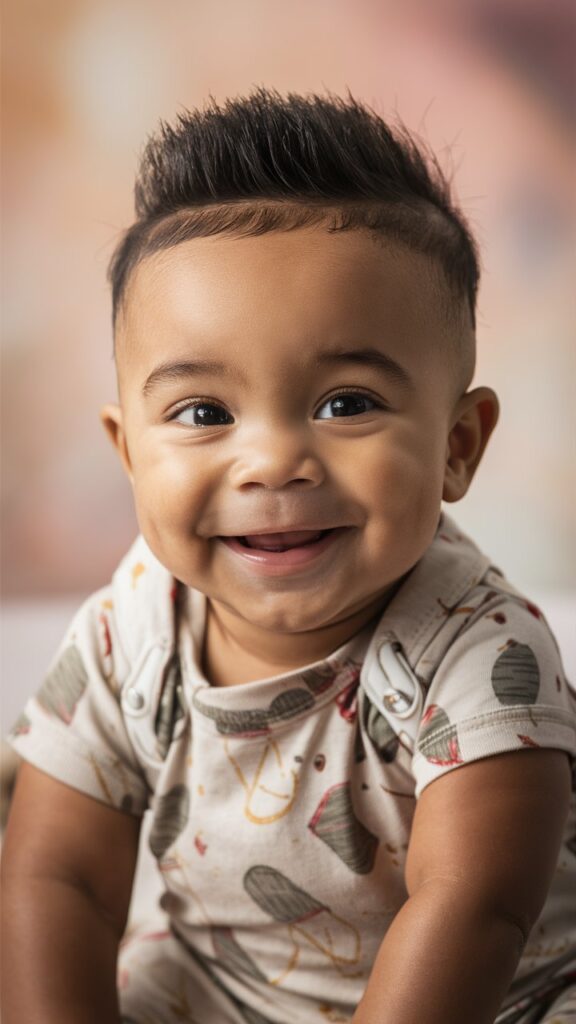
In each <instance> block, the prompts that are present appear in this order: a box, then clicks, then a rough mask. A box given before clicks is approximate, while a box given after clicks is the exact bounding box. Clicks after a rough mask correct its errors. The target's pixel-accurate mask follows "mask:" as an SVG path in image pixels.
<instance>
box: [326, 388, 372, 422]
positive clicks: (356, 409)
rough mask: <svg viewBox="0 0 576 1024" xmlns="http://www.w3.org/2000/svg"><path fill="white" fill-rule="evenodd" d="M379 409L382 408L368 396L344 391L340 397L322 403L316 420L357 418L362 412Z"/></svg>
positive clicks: (334, 396)
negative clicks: (340, 417) (336, 417)
mask: <svg viewBox="0 0 576 1024" xmlns="http://www.w3.org/2000/svg"><path fill="white" fill-rule="evenodd" d="M380 408H382V406H381V405H380V404H379V403H378V402H377V401H376V400H375V399H373V398H369V397H368V395H363V394H362V393H361V392H359V391H355V392H345V391H344V392H342V394H340V395H333V396H332V398H329V399H328V401H327V402H324V405H322V406H320V409H319V410H318V412H317V414H316V418H317V419H320V420H330V419H332V418H333V417H334V416H359V415H360V414H361V413H363V412H371V411H372V409H380ZM323 410H328V411H327V412H325V411H323Z"/></svg>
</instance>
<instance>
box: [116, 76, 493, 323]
mask: <svg viewBox="0 0 576 1024" xmlns="http://www.w3.org/2000/svg"><path fill="white" fill-rule="evenodd" d="M134 193H135V212H136V218H137V219H136V221H135V223H134V224H133V225H132V226H131V227H130V228H129V229H128V231H126V232H125V233H124V235H123V236H122V238H121V240H120V242H119V243H118V245H117V247H116V249H115V251H114V253H113V256H112V259H111V262H110V267H109V271H108V279H109V281H110V284H111V286H112V306H113V322H115V321H116V317H117V314H118V311H119V308H120V306H121V304H122V300H123V296H124V294H125V291H126V286H127V282H128V279H129V277H130V274H131V272H132V271H133V269H134V268H135V267H136V265H137V264H138V263H139V262H140V261H141V260H142V259H144V258H145V257H146V256H149V255H151V254H152V253H154V252H157V251H158V250H160V249H167V248H169V247H171V246H174V245H177V244H178V243H179V242H183V241H186V240H187V239H189V238H193V237H201V236H208V235H214V234H220V233H228V234H231V235H257V234H263V233H265V232H267V231H274V230H293V229H294V228H298V227H304V226H306V225H310V224H316V223H318V224H320V223H327V226H328V230H330V231H342V230H349V229H353V228H365V229H368V230H369V231H371V232H374V233H376V234H379V235H384V236H386V237H388V238H392V239H394V240H396V241H399V242H401V243H403V244H405V245H407V246H408V247H410V248H411V249H413V250H415V251H416V252H419V253H424V254H425V255H427V256H430V257H431V258H432V259H433V260H434V261H435V262H436V263H437V265H438V266H439V267H440V268H441V269H442V271H443V273H444V277H445V279H446V281H447V283H448V285H449V289H450V294H451V299H452V302H451V305H452V306H453V305H454V300H456V301H457V303H458V304H461V302H462V301H464V302H465V303H467V305H468V308H469V311H470V315H471V319H472V323H473V324H474V322H475V307H476V294H477V288H478V280H479V263H478V254H477V249H476V245H475V242H474V239H473V237H472V235H471V233H470V231H469V229H468V227H467V225H466V222H465V220H464V218H463V216H462V214H461V213H460V211H459V210H458V209H457V208H456V206H455V205H454V203H453V201H452V198H451V195H450V185H449V182H448V180H447V179H446V177H445V175H444V174H443V172H442V170H441V169H440V167H439V165H438V162H437V160H436V158H435V157H434V155H433V154H432V153H431V152H430V151H429V150H428V148H427V147H425V146H424V145H423V144H422V143H417V142H416V141H415V139H414V137H413V136H412V135H410V133H409V132H408V131H407V129H406V128H404V127H403V126H398V127H395V128H394V129H393V128H391V127H390V126H389V125H387V124H386V123H385V121H384V120H383V119H382V118H381V117H380V116H379V115H378V114H376V113H375V112H374V111H372V110H371V109H369V108H368V107H366V106H365V105H363V104H360V103H359V102H357V101H356V100H355V99H353V97H352V95H351V94H350V91H348V98H347V99H346V100H344V99H342V98H339V97H337V96H334V95H332V94H328V95H327V96H326V97H324V96H317V95H307V96H300V95H297V94H294V93H288V95H287V96H285V97H283V96H281V95H280V94H279V93H277V92H276V91H275V90H269V89H265V88H263V87H260V88H257V89H256V90H255V91H254V92H252V93H251V94H250V95H249V96H248V97H238V98H235V99H229V100H227V101H226V102H225V104H224V106H223V107H220V106H218V104H217V103H216V101H215V100H214V99H213V97H210V103H209V104H208V105H207V106H206V108H205V109H204V110H203V111H201V110H194V111H185V112H184V113H183V114H179V115H178V118H177V121H176V123H175V125H174V126H171V125H170V124H168V123H167V122H164V121H161V122H160V127H159V130H158V131H157V133H156V134H155V135H152V136H151V137H150V138H149V139H148V142H147V143H146V145H145V148H144V151H143V154H142V157H141V161H140V166H139V171H138V174H137V178H136V184H135V189H134Z"/></svg>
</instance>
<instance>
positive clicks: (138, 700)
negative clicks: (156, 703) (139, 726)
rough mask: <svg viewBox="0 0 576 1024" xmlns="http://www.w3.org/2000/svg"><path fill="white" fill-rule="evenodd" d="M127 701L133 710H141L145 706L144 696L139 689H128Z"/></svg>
mask: <svg viewBox="0 0 576 1024" xmlns="http://www.w3.org/2000/svg"><path fill="white" fill-rule="evenodd" d="M126 703H127V704H128V705H129V707H131V708H132V710H133V711H140V710H141V709H142V708H143V707H144V697H143V696H142V694H141V693H138V690H136V689H134V687H131V688H130V689H129V690H127V691H126Z"/></svg>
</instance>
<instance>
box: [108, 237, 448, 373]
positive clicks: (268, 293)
mask: <svg viewBox="0 0 576 1024" xmlns="http://www.w3.org/2000/svg"><path fill="white" fill-rule="evenodd" d="M446 303H447V287H446V285H445V284H444V282H443V279H442V278H441V274H440V272H439V271H438V270H437V269H436V268H435V267H434V265H433V264H432V263H431V261H430V260H429V259H428V258H426V257H425V256H423V255H420V254H418V253H415V252H413V251H411V250H409V249H407V248H406V247H405V246H401V245H396V244H394V243H393V242H390V241H389V240H386V239H383V238H381V237H377V238H376V237H374V236H372V235H370V234H369V233H368V232H367V231H360V230H355V231H346V232H329V231H328V230H326V229H322V228H318V227H315V228H303V229H298V230H295V231H288V232H269V233H267V234H263V235H256V236H247V237H230V236H226V235H217V236H212V237H208V238H194V239H191V240H188V241H186V242H183V243H180V244H179V245H177V246H175V247H173V248H171V249H167V250H164V251H161V252H158V253H155V254H153V255H152V256H150V257H147V258H146V259H145V260H144V261H143V262H142V263H140V264H139V265H138V266H137V268H136V269H135V270H134V272H133V274H132V277H131V280H130V283H129V286H128V289H127V292H126V296H125V301H124V307H123V309H122V312H121V314H120V316H119V319H118V326H117V351H118V360H119V366H121V367H122V372H126V371H128V372H132V371H135V372H138V371H140V372H142V373H146V372H147V371H149V369H150V367H151V366H152V364H153V363H155V362H157V361H158V357H159V356H162V357H163V358H165V357H166V356H167V355H169V356H178V355H182V356H186V355H187V354H189V352H188V351H185V350H188V349H189V348H190V346H194V347H195V348H196V349H197V350H200V351H199V352H198V354H200V355H202V354H206V352H207V351H208V350H211V349H212V348H213V347H214V346H215V347H216V348H217V349H218V350H219V353H220V354H222V353H223V352H225V353H227V354H228V355H229V356H230V357H235V356H236V357H238V358H242V357H244V358H245V356H246V351H247V345H249V344H250V343H252V345H256V344H257V343H259V342H262V343H264V346H265V351H266V353H269V354H270V357H271V358H274V357H278V356H279V355H280V354H281V350H282V348H283V346H284V345H286V346H288V348H289V349H290V347H292V348H293V351H294V353H298V352H299V351H300V352H302V351H305V350H306V347H310V346H311V347H313V348H314V349H316V350H317V349H318V347H321V346H322V344H323V343H324V342H326V343H327V344H331V343H333V342H338V341H346V342H347V343H348V342H355V341H356V342H357V343H359V344H360V343H365V342H367V341H370V342H372V343H374V342H375V341H378V340H380V341H382V342H383V343H385V344H386V345H392V346H393V347H394V348H395V350H396V352H397V353H398V352H399V351H400V350H403V351H404V354H405V355H409V353H410V352H412V351H415V350H416V349H418V348H421V347H424V348H429V347H430V346H432V345H433V344H434V342H436V343H437V342H439V341H440V340H441V339H443V338H444V336H445V335H446V333H447V332H448V331H449V326H448V319H447V317H446V315H445V309H446ZM294 346H295V347H294Z"/></svg>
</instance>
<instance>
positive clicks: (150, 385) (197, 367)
mask: <svg viewBox="0 0 576 1024" xmlns="http://www.w3.org/2000/svg"><path fill="white" fill-rule="evenodd" d="M314 362H315V364H316V366H325V365H326V364H330V363H332V364H336V365H340V364H345V365H348V364H356V365H360V366H371V367H373V368H374V369H375V370H379V371H380V372H381V373H385V374H386V376H387V377H389V378H390V380H392V381H393V382H394V383H395V384H398V385H399V386H400V387H402V388H404V389H406V390H413V389H414V381H413V380H412V378H411V376H410V374H409V373H408V371H407V370H406V369H404V367H403V366H401V365H400V363H398V362H396V360H395V359H392V357H391V356H387V355H386V354H385V353H384V352H380V350H379V349H377V348H360V349H350V350H348V349H347V350H338V349H334V350H331V351H329V352H320V353H319V354H318V355H317V356H316V358H315V360H314ZM210 376H211V377H216V376H222V377H226V378H228V379H236V380H241V381H244V382H245V380H246V377H245V375H244V374H243V373H239V372H237V371H236V370H234V369H232V367H230V366H227V365H226V363H221V362H218V361H216V360H212V359H185V360H177V361H175V362H167V363H161V364H160V366H157V367H156V369H154V370H152V373H150V374H149V375H148V377H147V378H146V380H145V382H144V384H143V386H142V394H143V395H144V396H148V395H149V394H151V392H152V391H153V390H154V389H155V388H156V387H158V386H159V385H161V384H171V383H173V382H174V381H178V380H182V379H183V378H189V377H210Z"/></svg>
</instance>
